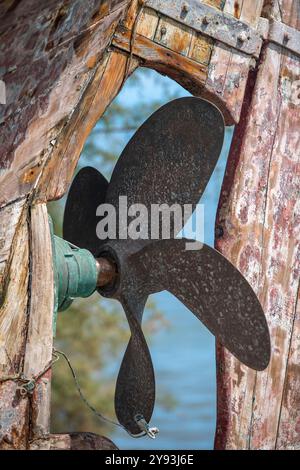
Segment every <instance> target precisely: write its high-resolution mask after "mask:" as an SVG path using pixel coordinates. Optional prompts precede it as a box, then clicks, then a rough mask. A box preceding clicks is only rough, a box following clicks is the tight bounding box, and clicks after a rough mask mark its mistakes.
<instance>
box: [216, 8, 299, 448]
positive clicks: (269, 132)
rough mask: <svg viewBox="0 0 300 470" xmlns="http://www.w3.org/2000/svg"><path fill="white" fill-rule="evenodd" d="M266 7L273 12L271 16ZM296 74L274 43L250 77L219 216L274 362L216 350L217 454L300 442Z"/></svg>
mask: <svg viewBox="0 0 300 470" xmlns="http://www.w3.org/2000/svg"><path fill="white" fill-rule="evenodd" d="M280 3H281V5H280V7H281V8H280V9H279V10H280V11H282V12H283V13H282V14H283V18H282V19H283V21H286V22H287V23H288V24H290V25H292V26H294V27H296V26H298V27H299V23H300V11H299V9H298V10H297V9H296V8H295V6H294V3H298V2H287V1H282V2H280ZM268 7H269V8H268V11H267V14H268V15H272V12H273V10H272V8H271V9H270V5H268ZM276 13H277V15H278V11H276ZM297 15H298V16H297ZM295 17H296V18H297V21H295ZM290 18H291V19H292V20H291V21H292V22H290ZM299 74H300V60H299V57H296V56H294V55H292V54H291V53H289V52H287V51H284V50H283V49H282V48H281V47H279V46H275V45H273V44H269V45H267V46H266V47H265V50H264V52H263V55H262V58H261V63H260V66H259V69H258V72H257V76H256V77H255V76H254V79H255V86H254V88H253V90H252V87H253V84H252V83H251V80H250V81H249V83H248V98H247V99H248V101H247V100H246V101H245V103H244V107H243V112H242V117H241V121H240V123H239V125H238V126H237V128H236V130H235V136H234V139H233V143H232V147H231V152H230V156H229V162H228V167H227V173H226V177H225V181H224V185H223V189H222V195H221V200H220V204H219V210H218V218H217V225H220V226H222V228H223V233H224V234H223V236H222V237H221V238H219V239H218V240H216V247H217V248H218V249H219V250H220V251H221V252H222V253H223V254H225V255H226V256H227V257H228V258H229V259H230V260H231V261H232V262H233V263H234V264H235V265H236V266H237V267H238V268H239V269H240V270H241V272H242V273H243V274H244V275H245V277H246V278H247V279H248V281H249V282H250V284H251V285H252V287H253V288H254V290H255V291H256V292H257V294H258V296H259V298H260V301H261V303H262V306H263V308H264V310H265V314H266V317H267V319H268V323H269V328H270V334H271V339H272V356H271V361H270V365H269V367H268V368H267V369H266V371H263V372H260V373H255V372H254V371H252V370H250V369H247V368H246V367H245V366H243V365H242V364H240V363H239V362H238V361H237V360H236V359H234V358H233V357H232V356H231V355H230V354H229V353H228V352H227V351H226V350H224V349H223V348H222V347H221V346H220V345H218V346H217V358H218V422H217V432H216V440H215V445H216V448H227V449H230V448H233V449H239V448H240V449H258V448H259V449H275V448H278V447H279V448H297V447H299V445H300V434H299V415H298V412H297V411H295V410H293V407H292V405H293V404H295V403H299V396H300V388H299V375H298V374H299V368H297V366H296V367H295V365H296V362H295V360H296V359H297V351H298V350H299V320H297V313H296V305H297V296H298V288H299V258H300V238H299V228H298V227H299V217H300V208H299V204H298V199H299V169H300V168H299V158H300V142H299V114H300V113H299V101H300V100H299V77H300V75H299ZM298 315H299V313H298ZM298 354H299V353H298Z"/></svg>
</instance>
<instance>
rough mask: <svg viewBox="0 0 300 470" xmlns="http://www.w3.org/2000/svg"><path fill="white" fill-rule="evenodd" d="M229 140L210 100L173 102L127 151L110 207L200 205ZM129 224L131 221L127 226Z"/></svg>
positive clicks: (119, 165) (118, 168) (116, 170)
mask: <svg viewBox="0 0 300 470" xmlns="http://www.w3.org/2000/svg"><path fill="white" fill-rule="evenodd" d="M223 138H224V121H223V117H222V114H221V113H220V111H219V110H218V109H217V108H216V107H215V106H214V105H212V104H211V103H209V102H208V101H205V100H202V99H200V98H194V97H188V98H179V99H177V100H174V101H171V102H170V103H167V104H166V105H164V106H162V107H161V108H160V109H158V110H157V111H156V112H155V113H154V114H152V116H150V118H149V119H148V120H147V121H145V122H144V124H142V126H141V127H140V128H139V129H138V130H137V132H136V133H135V134H134V136H133V137H132V138H131V140H130V141H129V143H128V144H127V146H126V147H125V149H124V150H123V152H122V154H121V156H120V158H119V160H118V162H117V164H116V166H115V168H114V171H113V174H112V178H111V181H110V184H109V187H108V191H107V195H106V202H107V203H110V204H112V205H114V206H115V208H117V207H118V205H119V196H127V203H128V207H129V206H130V205H132V204H143V205H145V206H146V207H147V209H148V211H150V209H151V205H152V204H156V205H157V204H168V205H169V206H171V205H172V204H175V203H176V204H180V205H183V204H192V205H195V204H196V203H197V202H198V201H199V199H200V197H201V195H202V193H203V191H204V189H205V187H206V185H207V183H208V181H209V179H210V176H211V174H212V172H213V170H214V168H215V165H216V163H217V160H218V157H219V155H220V152H221V149H222V145H223ZM125 224H126V221H125Z"/></svg>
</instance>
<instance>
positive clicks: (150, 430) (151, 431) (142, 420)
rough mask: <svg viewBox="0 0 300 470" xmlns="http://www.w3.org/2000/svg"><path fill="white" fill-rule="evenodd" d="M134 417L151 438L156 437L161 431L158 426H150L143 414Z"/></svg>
mask: <svg viewBox="0 0 300 470" xmlns="http://www.w3.org/2000/svg"><path fill="white" fill-rule="evenodd" d="M134 419H135V422H136V424H137V425H138V427H139V428H140V429H141V431H143V432H144V433H146V434H147V436H148V437H150V438H151V439H155V438H156V435H157V434H158V433H159V429H158V428H157V427H150V426H149V424H148V423H147V421H146V420H145V418H144V416H143V415H140V414H139V415H136V416H135V418H134Z"/></svg>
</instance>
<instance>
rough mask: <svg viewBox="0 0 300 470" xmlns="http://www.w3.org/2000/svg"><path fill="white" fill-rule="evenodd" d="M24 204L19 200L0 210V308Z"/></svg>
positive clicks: (23, 200)
mask: <svg viewBox="0 0 300 470" xmlns="http://www.w3.org/2000/svg"><path fill="white" fill-rule="evenodd" d="M25 202H26V200H25V199H21V200H20V201H17V202H16V203H15V204H9V205H8V206H6V207H4V208H2V209H0V306H1V305H2V303H3V301H4V297H5V292H6V288H7V285H8V281H9V276H8V270H9V264H10V260H11V256H12V251H13V240H14V236H15V233H16V231H17V228H18V225H19V223H20V219H21V216H22V212H23V209H24V206H25ZM21 221H23V219H22V220H21Z"/></svg>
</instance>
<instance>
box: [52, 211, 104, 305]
mask: <svg viewBox="0 0 300 470" xmlns="http://www.w3.org/2000/svg"><path fill="white" fill-rule="evenodd" d="M50 229H51V236H52V251H53V270H54V282H55V313H56V312H57V311H63V310H66V309H67V308H68V307H69V306H70V304H71V303H72V301H73V300H74V298H76V297H89V296H90V295H92V293H93V292H94V291H95V290H96V287H97V277H98V270H97V264H96V260H95V258H94V256H93V255H92V253H91V252H89V251H88V250H85V249H82V248H78V247H75V246H74V245H72V244H71V243H69V242H67V241H66V240H64V239H62V238H60V237H58V236H57V235H54V234H53V226H52V220H51V219H50Z"/></svg>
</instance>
